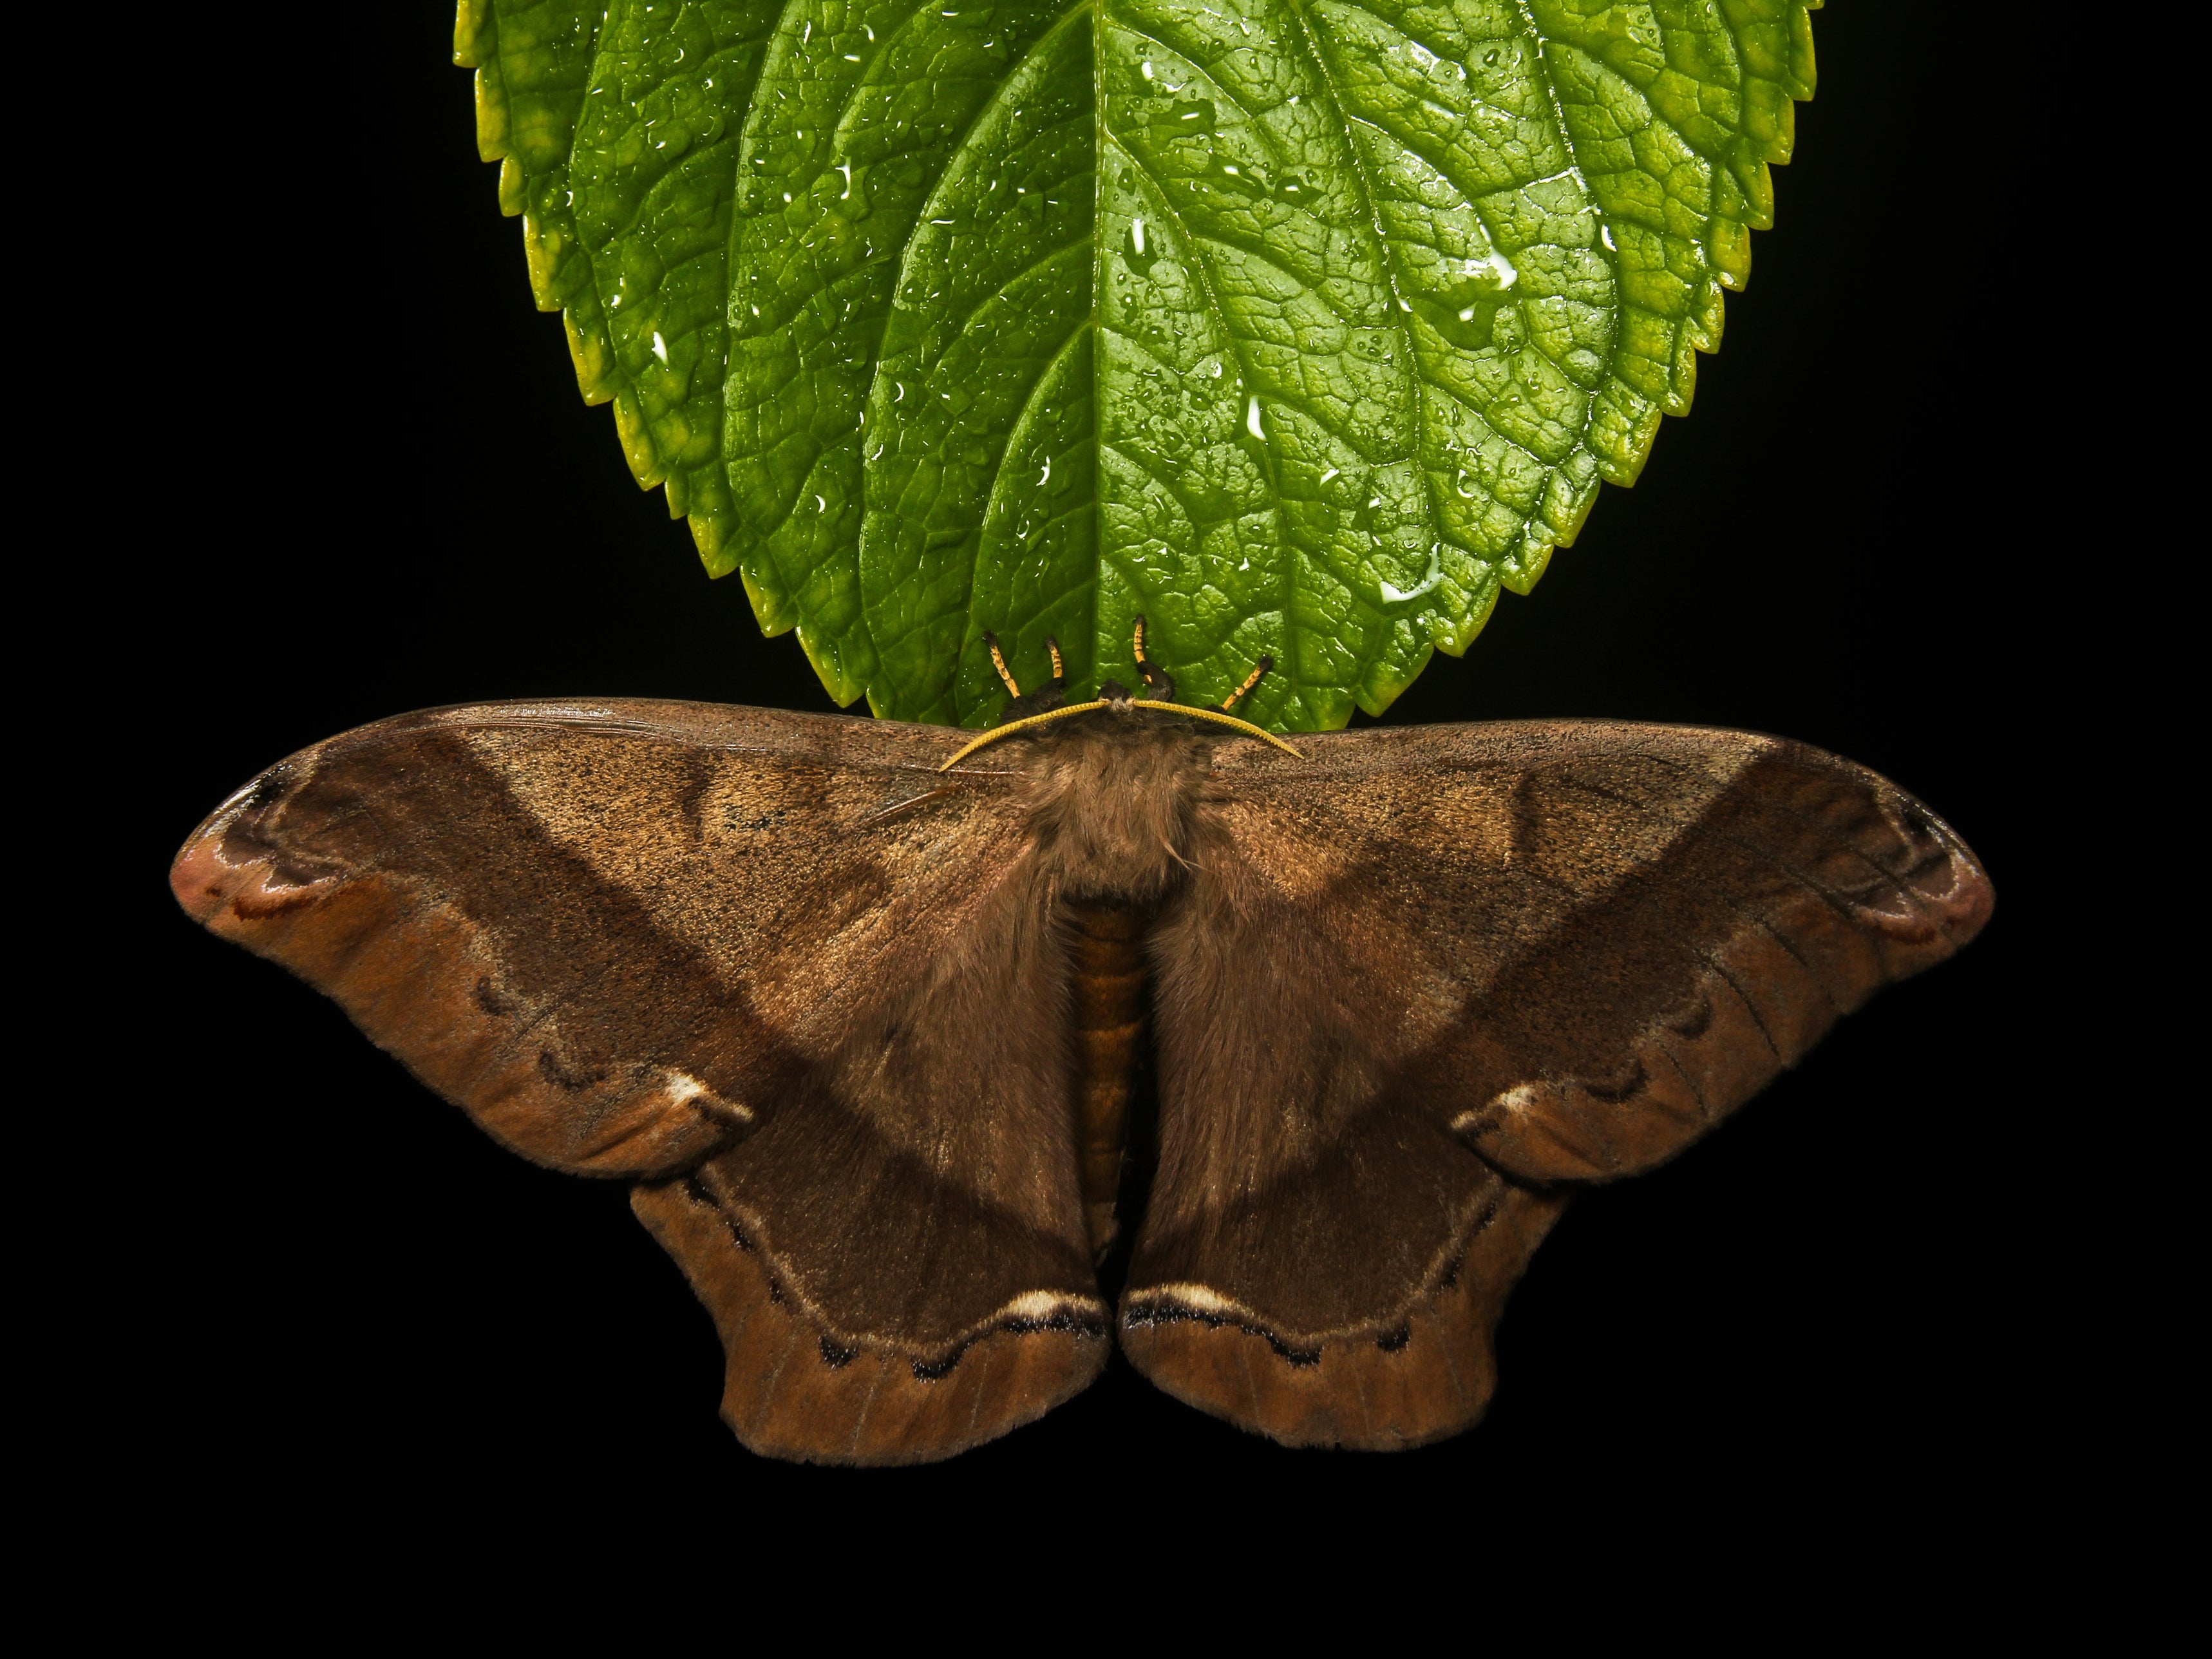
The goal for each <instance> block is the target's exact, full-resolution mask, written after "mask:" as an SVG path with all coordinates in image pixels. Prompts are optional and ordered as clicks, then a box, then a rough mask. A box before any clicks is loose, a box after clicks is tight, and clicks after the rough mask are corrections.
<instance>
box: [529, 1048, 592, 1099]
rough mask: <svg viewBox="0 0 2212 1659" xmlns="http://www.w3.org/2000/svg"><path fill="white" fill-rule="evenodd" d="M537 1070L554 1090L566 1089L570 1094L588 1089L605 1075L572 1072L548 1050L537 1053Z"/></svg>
mask: <svg viewBox="0 0 2212 1659" xmlns="http://www.w3.org/2000/svg"><path fill="white" fill-rule="evenodd" d="M538 1071H539V1072H540V1073H543V1074H544V1079H545V1080H546V1081H547V1082H548V1083H550V1084H551V1085H553V1086H554V1087H555V1088H556V1089H566V1090H567V1091H568V1092H569V1093H570V1094H576V1093H580V1091H583V1090H586V1089H588V1088H590V1087H591V1086H592V1085H593V1084H594V1083H597V1082H599V1079H602V1078H604V1077H605V1075H606V1073H604V1072H578V1071H572V1070H570V1069H569V1068H568V1066H564V1065H562V1062H561V1060H559V1059H558V1058H557V1057H556V1055H555V1054H554V1053H553V1051H552V1050H551V1049H550V1048H540V1049H539V1050H538Z"/></svg>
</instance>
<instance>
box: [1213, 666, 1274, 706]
mask: <svg viewBox="0 0 2212 1659" xmlns="http://www.w3.org/2000/svg"><path fill="white" fill-rule="evenodd" d="M1274 665H1275V659H1273V657H1262V658H1261V659H1260V663H1259V666H1257V667H1256V668H1255V669H1254V670H1253V671H1251V672H1250V673H1249V674H1248V675H1246V676H1245V678H1244V684H1242V685H1240V686H1238V687H1237V689H1236V690H1234V691H1231V693H1230V694H1229V695H1228V696H1225V697H1224V698H1223V699H1222V700H1221V712H1222V713H1223V714H1227V713H1228V712H1229V711H1230V710H1231V709H1232V708H1235V707H1236V706H1237V699H1238V698H1239V697H1241V696H1243V695H1244V694H1245V693H1246V692H1247V691H1249V690H1251V689H1252V688H1253V687H1254V686H1255V685H1257V684H1259V683H1260V680H1261V677H1262V676H1263V675H1265V674H1266V673H1267V671H1268V670H1270V669H1272V668H1273V667H1274Z"/></svg>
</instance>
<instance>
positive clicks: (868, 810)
mask: <svg viewBox="0 0 2212 1659" xmlns="http://www.w3.org/2000/svg"><path fill="white" fill-rule="evenodd" d="M946 746H947V745H946V734H945V732H942V731H938V730H934V729H933V728H929V727H925V726H900V725H896V724H893V723H890V722H885V721H877V720H853V719H846V718H842V717H823V716H816V715H803V714H785V713H778V712H773V711H766V710H756V709H744V708H715V707H712V706H708V705H699V704H671V703H653V702H633V701H609V702H593V703H589V704H574V705H563V706H555V705H550V704H544V703H511V704H495V705H483V706H477V707H470V708H454V709H446V710H436V711H432V712H429V713H427V714H413V715H407V716H404V717H402V718H400V719H398V720H386V721H384V722H382V723H380V724H379V725H375V726H366V727H363V728H362V729H361V730H359V731H356V732H348V733H345V734H344V735H343V736H340V737H337V738H331V739H330V740H329V741H328V742H325V743H322V744H317V745H315V746H314V747H313V748H311V749H308V750H303V751H302V752H301V753H300V754H298V755H295V756H294V757H291V758H290V759H289V760H287V761H285V762H283V763H280V764H279V765H277V766H276V767H273V768H271V769H270V770H269V771H268V772H267V773H265V774H264V775H263V776H262V777H261V778H259V779H258V780H257V781H255V782H253V783H252V784H251V785H249V786H248V787H246V788H245V789H243V790H241V791H240V792H239V793H238V794H237V795H236V796H234V797H233V799H231V800H230V801H228V802H227V803H226V804H225V805H223V806H222V808H221V809H220V810H219V811H216V814H215V815H214V816H213V817H210V819H209V820H208V822H207V823H205V824H204V825H203V826H202V827H201V829H199V830H198V831H197V833H196V834H195V835H194V836H193V837H192V838H191V841H190V842H187V843H186V845H185V848H184V850H183V851H182V852H181V853H180V854H179V855H178V859H177V862H176V865H175V867H174V870H173V873H172V882H173V887H174V889H175V891H176V893H177V896H178V897H179V900H180V901H181V902H183V904H184V906H185V909H186V910H187V911H189V912H190V913H191V915H193V916H194V917H195V918H196V919H197V920H199V921H202V922H204V924H205V925H206V926H207V927H210V929H211V930H212V931H214V932H215V933H219V934H221V935H222V936H223V937H225V938H228V939H234V940H235V941H236V942H238V943H240V944H241V945H246V947H247V948H248V949H251V950H253V951H257V952H258V953H260V954H261V955H264V956H266V957H270V958H272V959H274V960H276V961H277V962H280V963H283V964H284V965H285V966H286V967H288V968H289V969H292V970H293V971H294V972H295V973H297V974H299V975H301V977H302V978H304V979H306V980H307V981H309V982H310V983H312V984H313V985H315V986H316V987H318V988H319V989H321V990H323V991H325V992H326V993H327V994H330V995H331V997H333V998H335V999H336V1000H337V1001H338V1002H339V1003H340V1004H341V1005H342V1006H343V1007H344V1008H345V1010H346V1012H348V1013H349V1014H350V1015H351V1016H352V1017H353V1018H354V1020H355V1022H356V1024H359V1025H360V1026H361V1028H362V1030H364V1031H365V1032H367V1033H368V1036H370V1037H371V1038H373V1039H374V1041H375V1042H377V1043H379V1044H380V1046H382V1047H384V1048H387V1049H389V1050H391V1051H392V1053H393V1054H396V1055H397V1056H398V1058H399V1059H401V1060H404V1062H405V1063H406V1064H407V1065H408V1066H409V1067H410V1069H412V1070H413V1071H414V1072H415V1073H416V1075H417V1076H418V1077H420V1078H421V1079H422V1080H423V1081H424V1082H425V1083H427V1084H428V1085H429V1086H430V1087H431V1088H433V1089H435V1091H438V1092H439V1093H440V1094H442V1095H444V1096H445V1097H447V1099H449V1100H451V1101H453V1102H455V1103H458V1104H459V1105H460V1106H462V1107H463V1108H465V1109H466V1110H467V1111H468V1112H469V1113H470V1115H471V1116H473V1117H474V1118H475V1119H476V1120H477V1122H479V1123H480V1124H482V1125H483V1127H485V1128H486V1129H487V1130H489V1132H490V1133H492V1134H493V1135H494V1136H495V1137H496V1138H497V1139H500V1140H501V1141H502V1142H504V1143H505V1144H506V1145H507V1146H510V1147H512V1148H513V1149H514V1150H515V1151H517V1152H521V1153H523V1154H524V1155H525V1156H526V1157H529V1158H532V1159H534V1160H536V1161H537V1162H538V1163H541V1164H547V1165H550V1167H552V1168H555V1169H558V1170H568V1171H570V1172H572V1173H575V1174H580V1175H599V1176H619V1177H625V1178H629V1179H632V1180H635V1181H638V1182H641V1183H642V1184H641V1185H640V1186H639V1187H638V1188H636V1191H635V1198H634V1203H635V1208H636V1210H637V1212H638V1214H639V1215H640V1217H641V1218H642V1219H643V1221H644V1222H645V1224H646V1225H647V1227H648V1228H650V1229H651V1230H652V1231H653V1234H654V1236H655V1237H658V1238H659V1240H660V1241H661V1243H663V1244H664V1245H665V1246H666V1247H667V1249H669V1251H670V1253H671V1255H674V1256H675V1257H676V1259H677V1260H678V1262H679V1263H680V1264H681V1265H682V1267H683V1268H684V1272H685V1273H687V1274H688V1275H689V1276H690V1280H691V1282H692V1284H693V1285H694V1287H695V1288H696V1290H697V1291H698V1292H699V1294H700V1297H701V1298H702V1300H703V1301H705V1302H706V1303H707V1304H708V1308H709V1310H711V1311H712V1312H713V1314H714V1317H715V1320H716V1322H717V1324H718V1325H719V1327H720V1331H721V1334H722V1337H723V1340H724V1343H725V1346H726V1350H727V1352H728V1355H729V1372H728V1387H727V1391H726V1395H725V1400H724V1409H725V1414H726V1416H727V1417H728V1419H730V1421H731V1424H732V1427H734V1428H735V1429H736V1431H737V1432H738V1436H739V1437H740V1438H741V1439H743V1440H744V1442H745V1443H746V1444H748V1445H749V1446H751V1447H753V1448H754V1449H757V1450H761V1451H764V1452H769V1453H773V1454H776V1455H784V1456H793V1457H805V1458H814V1459H819V1460H824V1461H837V1462H913V1461H921V1460H926V1459H928V1458H933V1457H939V1456H945V1455H950V1454H951V1453H952V1452H955V1451H957V1450H959V1449H963V1448H964V1447H966V1446H968V1445H971V1444H974V1443H977V1442H979V1441H981V1440H985V1439H988V1438H990V1437H993V1436H994V1435H997V1434H1000V1433H1002V1432H1004V1431H1006V1430H1007V1429H1009V1428H1012V1427H1014V1426H1016V1425H1018V1424H1020V1423H1022V1422H1025V1421H1028V1420H1029V1419H1031V1418H1034V1417H1036V1416H1037V1415H1039V1414H1040V1413H1042V1412H1044V1411H1045V1410H1047V1409H1048V1408H1049V1407H1051V1406H1052V1405H1054V1404H1055V1403H1057V1402H1058V1401H1060V1400H1061V1399H1064V1398H1066V1396H1067V1395H1069V1394H1072V1393H1073V1392H1074V1391H1075V1390H1077V1389H1080V1388H1081V1387H1082V1386H1084V1384H1085V1383H1087V1382H1088V1381H1090V1379H1091V1376H1094V1375H1095V1374H1096V1372H1097V1370H1098V1368H1099V1366H1100V1364H1103V1358H1104V1353H1105V1351H1106V1348H1107V1346H1108V1345H1107V1341H1106V1335H1105V1318H1106V1314H1105V1310H1104V1308H1103V1304H1101V1303H1100V1302H1099V1301H1098V1299H1097V1288H1096V1283H1095V1280H1094V1278H1093V1275H1092V1273H1091V1265H1090V1258H1089V1251H1088V1248H1087V1245H1086V1243H1085V1231H1084V1224H1083V1218H1082V1211H1081V1204H1080V1200H1079V1194H1078V1191H1077V1176H1076V1170H1075V1164H1074V1157H1073V1134H1072V1131H1071V1130H1070V1128H1069V1127H1068V1125H1067V1124H1066V1121H1065V1118H1066V1110H1067V1108H1066V1097H1067V1089H1066V1059H1065V1054H1066V1020H1067V1013H1066V1007H1065V1006H1064V998H1065V991H1064V984H1065V977H1066V975H1065V969H1064V968H1063V967H1061V966H1060V963H1059V962H1058V960H1057V958H1056V957H1054V955H1053V953H1054V951H1057V950H1058V949H1059V948H1060V947H1059V946H1058V945H1057V944H1056V942H1055V940H1054V937H1053V936H1052V934H1051V933H1050V932H1049V929H1048V927H1047V925H1046V921H1045V918H1046V916H1047V914H1048V909H1047V901H1046V897H1045V896H1044V895H1042V893H1040V892H1038V891H1037V890H1036V889H1035V885H1034V883H1033V880H1032V875H1031V870H1030V863H1029V861H1027V860H1025V859H1024V850H1025V849H1024V846H1023V844H1022V842H1021V840H1020V832H1019V830H1018V825H1016V824H1015V823H1013V822H1012V819H1011V817H1010V815H1009V814H1008V813H1007V812H1006V811H1005V810H1004V805H1005V803H1004V799H1003V796H1002V793H1001V787H1002V786H1001V785H1000V782H999V781H996V780H994V778H993V777H991V776H990V775H987V774H983V773H980V772H975V771H969V772H966V773H963V774H961V775H958V776H957V777H945V776H940V775H939V774H938V773H937V771H936V766H937V763H938V762H939V761H940V760H941V759H942V758H943V756H944V754H945V750H946Z"/></svg>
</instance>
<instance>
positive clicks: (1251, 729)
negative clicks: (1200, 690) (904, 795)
mask: <svg viewBox="0 0 2212 1659" xmlns="http://www.w3.org/2000/svg"><path fill="white" fill-rule="evenodd" d="M1105 706H1106V705H1105V704H1104V703H1103V702H1086V703H1084V704H1082V705H1081V707H1083V708H1104V707H1105ZM1131 707H1133V708H1157V709H1158V710H1159V711H1160V712H1161V713H1163V714H1181V715H1182V717H1183V718H1184V719H1185V720H1212V722H1213V723H1214V724H1215V725H1216V726H1234V727H1235V728H1236V729H1237V731H1239V732H1243V734H1244V735H1245V736H1246V737H1248V738H1259V739H1260V741H1261V742H1262V743H1272V744H1274V745H1275V747H1276V748H1278V749H1279V750H1282V751H1283V752H1284V753H1285V755H1295V756H1297V758H1298V759H1300V760H1304V758H1305V756H1304V753H1303V752H1301V751H1300V750H1296V749H1293V748H1291V745H1290V744H1287V743H1285V742H1284V741H1283V740H1282V739H1281V738H1279V737H1277V736H1276V735H1275V734H1274V733H1273V732H1268V731H1265V730H1262V729H1261V727H1259V726H1255V725H1253V724H1252V722H1251V721H1249V720H1238V719H1237V716H1236V715H1234V714H1223V713H1222V712H1221V710H1219V709H1218V708H1192V707H1190V706H1189V705H1188V703H1180V702H1153V701H1152V699H1150V698H1148V697H1139V698H1138V699H1136V701H1135V702H1133V704H1132V705H1131ZM1067 712H1069V713H1073V712H1074V711H1073V710H1072V709H1071V710H1069V711H1067ZM963 752H964V751H963ZM946 764H948V765H950V764H951V763H950V762H947V763H946Z"/></svg>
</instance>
